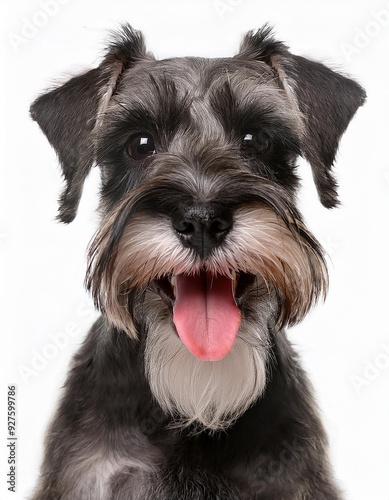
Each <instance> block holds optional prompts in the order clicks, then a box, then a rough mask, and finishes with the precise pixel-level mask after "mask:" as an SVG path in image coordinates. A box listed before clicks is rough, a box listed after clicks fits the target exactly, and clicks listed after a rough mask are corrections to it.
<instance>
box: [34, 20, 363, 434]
mask: <svg viewBox="0 0 389 500" xmlns="http://www.w3.org/2000/svg"><path fill="white" fill-rule="evenodd" d="M363 99H364V93H363V90H362V89H361V88H360V87H359V85H358V84H356V83H355V82H353V81H352V80H349V79H347V78H345V77H343V76H340V75H338V74H336V73H334V72H332V71H331V70H329V69H328V68H326V67H324V66H322V65H320V64H318V63H314V62H311V61H308V60H306V59H303V58H299V57H296V56H293V55H292V54H290V53H289V52H288V51H287V49H286V48H285V46H283V45H282V44H280V43H279V42H276V41H274V40H273V39H272V37H271V36H270V33H269V30H268V29H263V30H261V31H259V32H257V33H249V34H248V35H247V36H246V38H245V40H244V42H243V44H242V47H241V50H240V52H239V54H238V55H237V56H235V57H232V58H228V59H200V58H183V59H170V60H163V61H156V60H154V59H153V58H152V56H151V55H149V54H147V53H146V51H145V48H144V44H143V39H142V37H141V35H140V34H139V33H137V32H134V31H133V30H131V28H129V27H125V28H123V32H122V34H121V35H119V36H118V37H117V38H116V40H115V42H114V43H113V44H112V45H111V46H110V49H109V52H108V54H107V56H106V58H105V59H104V61H103V62H102V64H101V65H100V66H99V67H98V68H96V69H94V70H91V71H90V72H88V73H86V74H84V75H81V76H79V77H75V78H73V79H72V80H70V81H69V82H68V83H66V84H65V85H64V86H62V87H60V88H58V89H55V90H53V91H51V92H49V93H48V94H45V95H43V96H41V97H40V98H38V99H37V101H35V103H34V104H33V106H32V116H33V118H34V119H36V120H37V121H38V123H39V124H40V125H41V127H42V129H43V130H44V132H45V133H46V134H47V136H48V138H49V140H50V142H51V143H52V144H53V146H54V147H55V148H56V150H57V152H58V155H59V158H60V160H61V162H62V166H63V169H64V174H65V178H66V180H67V187H66V190H65V192H64V194H63V195H62V198H61V208H60V218H61V219H62V220H64V221H65V222H69V221H70V220H72V219H73V218H74V216H75V213H76V209H77V204H78V200H79V197H80V194H81V191H82V184H83V181H84V179H85V177H86V175H87V173H88V171H89V169H90V168H91V166H92V164H93V163H94V162H96V163H97V165H99V167H100V168H101V173H102V190H101V204H100V210H101V225H100V228H99V230H98V232H97V234H96V235H95V237H94V239H93V241H92V243H91V248H90V254H89V268H88V273H87V285H88V288H89V289H90V290H91V292H92V294H93V296H94V298H95V300H96V303H97V305H98V306H99V307H100V309H101V310H102V311H103V312H104V313H105V314H106V316H107V317H108V320H109V321H110V322H112V323H113V324H114V325H115V326H117V327H118V328H121V329H123V330H125V331H126V332H127V333H128V335H129V336H131V337H132V338H138V339H139V341H140V345H141V347H142V349H144V356H145V367H146V374H147V376H148V380H149V383H150V387H151V390H152V392H153V394H154V396H155V397H156V399H157V400H158V402H159V403H160V405H161V406H162V408H163V409H165V410H166V411H167V412H169V413H171V414H173V415H175V416H178V417H179V418H180V419H181V422H182V421H185V422H186V423H187V422H196V421H197V422H201V423H202V424H203V425H204V426H206V427H208V428H211V429H216V428H220V427H223V426H224V425H226V424H228V423H230V422H231V421H233V420H234V419H235V418H236V417H237V416H239V415H240V414H241V413H242V412H243V411H245V410H246V409H247V408H248V406H249V405H250V404H252V403H253V402H254V401H255V400H256V399H257V398H258V397H259V395H260V394H261V393H262V391H263V390H264V387H265V384H266V365H267V360H268V359H267V358H268V346H269V342H271V335H272V334H273V333H275V332H276V330H277V329H279V328H281V327H282V326H285V325H288V324H292V323H295V322H297V321H300V320H301V319H302V318H303V317H304V316H305V315H306V314H307V312H308V310H309V308H310V307H311V306H312V304H313V303H315V301H316V300H317V299H318V298H319V297H320V296H321V295H323V294H325V291H326V286H327V271H326V266H325V262H324V259H323V255H322V251H321V249H320V246H319V244H318V243H317V241H316V240H315V239H314V237H313V236H312V235H311V234H310V233H309V231H308V230H307V228H306V227H305V225H304V222H303V220H302V218H301V216H300V214H299V212H298V210H297V208H296V204H295V194H296V189H297V187H298V177H297V175H296V172H295V170H296V165H295V163H296V159H297V157H298V156H299V155H302V156H305V157H306V158H307V159H308V160H309V161H310V163H311V165H312V167H313V172H314V178H315V182H316V185H317V188H318V191H319V195H320V198H321V200H322V202H323V204H324V205H325V206H328V207H332V206H334V205H335V204H336V203H337V198H336V183H335V181H334V179H333V177H332V174H331V166H332V163H333V160H334V157H335V153H336V150H337V146H338V141H339V139H340V137H341V135H342V133H343V132H344V130H345V128H346V126H347V124H348V122H349V120H350V119H351V118H352V116H353V114H354V112H355V111H356V109H357V108H358V106H359V105H361V104H362V102H363Z"/></svg>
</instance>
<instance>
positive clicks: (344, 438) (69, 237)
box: [0, 0, 389, 500]
mask: <svg viewBox="0 0 389 500" xmlns="http://www.w3.org/2000/svg"><path fill="white" fill-rule="evenodd" d="M45 10H46V12H48V13H45ZM0 11H1V23H2V28H1V35H2V50H3V54H2V59H1V60H2V62H1V68H2V69H1V84H2V87H3V88H2V89H1V90H2V91H1V99H2V102H1V108H2V111H1V115H0V122H1V127H2V128H1V133H0V138H1V142H2V148H1V183H0V189H1V198H0V199H1V203H2V206H1V212H0V213H1V222H0V252H1V265H2V269H1V294H2V295H1V301H0V304H1V311H2V316H1V319H2V329H1V339H2V348H1V357H2V360H1V365H0V366H1V385H0V457H1V463H0V499H1V500H7V499H11V498H12V499H22V498H25V497H26V495H28V493H29V492H30V491H31V488H32V487H33V485H34V483H35V482H36V478H37V475H38V470H39V463H40V460H41V456H42V443H43V436H44V430H45V428H46V426H47V423H48V421H49V419H50V416H51V414H52V411H53V408H54V407H55V404H56V401H57V399H58V393H59V388H60V386H61V384H62V383H63V380H64V376H65V373H66V369H67V365H68V362H69V360H70V358H71V355H72V353H73V352H74V351H75V350H76V349H77V347H78V346H79V345H80V343H81V342H82V339H83V336H84V334H85V332H86V330H87V329H88V327H89V325H90V324H91V322H92V320H93V317H94V315H95V313H94V312H93V307H92V306H91V304H90V302H89V299H88V297H87V295H86V292H85V291H84V289H83V276H84V271H85V250H86V247H87V244H88V241H89V239H90V237H91V236H92V234H93V231H94V228H95V225H96V216H95V215H94V213H93V210H94V208H95V207H96V200H97V197H96V191H97V186H98V172H97V171H94V172H93V173H92V175H91V176H90V178H89V179H88V182H87V185H86V188H85V193H84V197H83V200H82V204H81V207H80V211H79V215H78V217H77V219H76V220H75V222H74V223H72V224H71V225H69V226H64V225H62V224H59V223H56V222H55V221H54V217H55V214H56V210H57V204H56V200H57V196H58V194H59V191H60V188H61V185H62V184H61V177H60V174H59V168H58V165H57V162H56V157H55V154H54V152H53V150H52V149H51V148H50V146H49V144H48V142H47V140H46V138H45V137H44V136H43V134H42V133H41V132H40V130H39V128H38V126H37V125H36V124H35V123H33V122H32V121H31V120H30V119H29V116H28V108H29V104H30V102H31V101H32V100H33V99H34V98H35V97H36V96H37V95H38V93H39V92H41V91H42V90H43V89H44V88H46V87H48V86H50V85H52V83H53V82H55V81H56V80H58V78H59V77H60V78H62V79H63V76H64V75H65V77H66V76H67V75H70V74H75V73H77V72H79V71H82V70H84V69H86V68H90V67H93V66H95V65H97V64H98V62H99V60H100V57H101V55H102V54H103V49H104V42H105V41H106V39H107V29H108V28H115V27H118V25H119V24H120V23H122V22H125V21H129V22H130V23H131V24H133V26H134V27H136V28H138V29H141V30H143V32H144V33H145V36H146V40H147V44H148V48H149V50H151V51H153V52H154V54H155V55H156V56H157V57H160V58H164V57H169V56H174V55H200V56H211V57H213V56H229V55H233V54H234V53H236V51H237V49H238V46H239V42H240V40H241V37H242V35H243V34H244V33H245V32H246V31H247V30H249V29H253V28H258V27H260V26H261V25H262V24H264V23H265V22H269V23H270V24H272V25H274V26H275V32H276V34H277V36H278V37H279V38H280V39H282V40H284V41H286V42H287V43H288V44H289V46H290V47H291V50H292V51H293V52H294V53H297V54H301V55H305V56H308V57H312V58H316V59H319V60H321V61H323V62H325V63H328V64H331V66H332V67H333V68H335V69H336V68H337V69H341V70H343V71H345V72H347V73H349V74H351V75H353V76H354V77H356V78H357V79H358V80H359V81H360V82H361V83H362V84H363V85H364V86H365V88H366V89H367V93H368V101H367V103H366V105H365V106H364V107H363V108H361V109H360V110H359V111H358V113H357V115H356V117H355V119H354V121H353V122H352V123H351V125H350V127H349V129H348V131H347V133H346V134H345V136H344V138H343V140H342V143H341V148H340V152H339V155H338V161H337V165H336V173H337V177H338V180H339V184H340V197H341V200H342V203H343V205H342V207H341V208H339V209H336V210H332V211H327V210H325V209H324V208H323V207H321V205H320V204H319V201H318V199H317V196H316V192H315V189H314V186H313V184H312V180H311V174H310V169H309V167H308V165H307V164H306V163H304V162H303V161H301V169H300V174H301V176H302V178H303V180H304V183H303V184H304V185H303V189H302V191H301V196H300V205H301V209H302V211H303V213H304V214H305V216H306V219H307V222H308V225H309V226H310V227H311V229H312V230H313V232H314V233H315V234H316V235H317V237H318V238H319V240H320V241H322V243H323V245H324V246H325V248H326V250H327V252H328V254H329V261H330V264H329V267H330V274H331V286H330V293H329V297H328V299H327V301H326V303H325V305H324V306H319V307H318V308H317V309H316V310H315V311H314V312H313V313H311V314H310V315H309V317H308V318H307V319H306V320H305V321H304V322H303V324H302V325H300V326H298V327H295V328H294V329H293V331H291V332H290V337H291V339H292V341H293V342H294V343H295V344H296V346H297V349H298V351H299V352H300V354H301V357H302V359H303V364H304V366H305V367H306V369H307V370H308V372H309V374H310V378H311V380H312V381H313V384H314V386H315V388H316V392H317V398H318V401H319V404H320V406H321V408H322V411H323V419H324V422H325V425H326V427H327V429H328V432H329V436H330V443H331V457H332V461H333V464H334V469H335V471H336V476H337V478H338V479H339V482H340V484H341V486H342V487H343V488H344V490H345V497H346V498H347V499H349V500H388V499H389V437H388V430H389V391H388V389H389V326H388V322H387V313H388V308H389V303H388V295H389V294H388V283H389V272H388V255H389V248H388V247H389V230H388V215H389V160H388V142H389V130H388V116H389V100H388V81H389V70H388V61H389V36H388V33H389V2H388V1H387V0H386V1H379V2H378V1H372V2H367V1H364V2H357V1H348V2H342V1H338V2H335V1H334V2H331V1H325V2H324V1H313V0H311V1H305V2H303V1H295V2H291V1H288V2H287V1H281V0H273V1H268V2H265V1H264V0H256V1H253V0H217V1H213V0H207V1H205V0H203V1H196V2H194V1H193V2H189V1H180V2H178V1H177V2H174V1H166V2H162V1H159V2H158V1H156V0H154V1H141V0H138V1H133V0H126V1H124V0H123V1H119V0H118V1H111V2H98V1H94V2H92V1H91V2H80V1H76V0H67V1H66V2H65V1H62V0H61V1H60V0H40V1H36V0H30V1H18V2H13V1H11V0H0ZM56 343H57V346H56V345H55V344H56ZM9 384H16V385H17V390H18V398H17V405H18V450H17V452H18V468H17V475H18V484H17V493H16V494H11V493H8V492H7V485H6V477H5V471H6V470H7V467H6V456H7V454H6V437H7V429H6V397H7V385H9Z"/></svg>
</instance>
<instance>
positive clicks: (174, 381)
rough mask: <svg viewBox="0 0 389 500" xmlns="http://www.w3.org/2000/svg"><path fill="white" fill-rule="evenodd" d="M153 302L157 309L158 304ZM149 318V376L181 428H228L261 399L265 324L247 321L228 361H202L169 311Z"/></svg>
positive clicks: (160, 399) (156, 391)
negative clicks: (195, 425) (194, 425)
mask: <svg viewBox="0 0 389 500" xmlns="http://www.w3.org/2000/svg"><path fill="white" fill-rule="evenodd" d="M153 302H154V304H153V305H154V308H155V306H156V303H157V302H158V301H157V300H155V301H153ZM150 309H151V308H150ZM161 309H162V307H161ZM149 317H150V316H149ZM151 317H152V319H151V321H150V323H149V325H148V326H149V327H148V334H147V335H148V336H147V341H146V350H145V368H146V376H147V378H148V381H149V384H150V388H151V391H152V393H153V395H154V397H155V398H156V400H157V402H158V403H159V405H160V406H161V408H162V409H163V410H164V411H166V412H167V413H169V414H171V415H172V416H174V417H176V418H177V417H178V421H177V425H179V426H187V425H190V424H192V423H200V424H202V425H203V426H204V427H206V428H208V429H211V430H220V429H223V428H226V427H228V426H229V425H230V424H231V423H232V422H233V421H234V420H236V419H237V418H238V417H239V416H240V415H242V414H243V413H244V412H245V411H246V410H247V409H248V408H249V407H250V406H251V405H252V404H253V403H254V402H255V401H256V400H257V399H258V397H259V396H260V395H261V394H262V392H263V390H264V388H265V385H266V361H267V348H266V346H267V342H268V341H267V338H268V333H267V325H266V323H265V322H264V321H262V323H265V324H261V322H259V321H258V319H257V318H256V321H255V323H254V322H253V323H251V322H249V321H247V320H243V321H242V324H241V326H240V330H239V333H238V337H237V339H236V341H235V343H234V345H233V347H232V349H231V351H230V352H229V353H228V354H227V356H226V357H225V358H223V359H222V360H220V361H201V360H199V359H197V358H196V357H195V356H193V354H191V353H190V352H189V351H188V349H187V348H186V347H185V346H184V344H183V343H182V341H181V340H180V338H179V337H178V335H177V333H176V331H175V329H174V326H173V324H172V322H171V320H170V318H169V317H168V315H167V314H166V310H165V311H162V310H161V311H160V314H156V311H155V309H154V314H153V315H152V316H151Z"/></svg>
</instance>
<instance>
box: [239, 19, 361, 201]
mask: <svg viewBox="0 0 389 500" xmlns="http://www.w3.org/2000/svg"><path fill="white" fill-rule="evenodd" d="M236 57H240V58H241V57H243V58H248V59H256V60H259V61H263V62H265V63H266V64H268V65H269V66H271V67H272V69H273V71H274V72H275V75H276V77H277V79H278V81H279V82H280V84H281V85H282V86H283V88H284V89H285V91H286V92H287V93H288V94H289V96H290V97H291V100H294V101H297V106H298V109H299V111H300V113H301V114H302V116H303V121H304V125H305V127H304V128H305V131H304V137H303V141H302V142H303V143H302V153H303V155H304V156H305V158H306V159H307V160H308V161H309V163H310V164H311V166H312V170H313V178H314V181H315V184H316V187H317V190H318V193H319V197H320V201H321V203H322V204H323V205H324V206H325V207H327V208H333V207H335V206H336V205H337V204H338V195H337V183H336V181H335V178H334V176H333V174H332V171H331V170H332V165H333V163H334V160H335V156H336V152H337V150H338V145H339V141H340V138H341V137H342V135H343V132H344V131H345V130H346V128H347V126H348V124H349V122H350V120H351V119H352V117H353V116H354V114H355V112H356V110H357V109H358V108H359V106H361V105H362V104H363V102H364V100H365V98H366V93H365V91H364V89H363V88H362V87H361V86H360V85H359V84H358V83H357V82H355V81H354V80H351V79H350V78H347V77H345V76H343V75H340V74H339V73H336V72H334V71H332V70H331V69H329V68H327V67H326V66H324V64H321V63H318V62H315V61H311V60H309V59H305V58H304V57H300V56H295V55H293V54H291V53H290V52H289V51H288V48H287V47H286V46H285V45H284V44H283V43H282V42H278V41H276V40H275V39H274V38H273V36H272V30H271V28H269V27H268V26H264V27H263V28H261V29H259V30H258V31H256V32H253V31H250V32H249V33H247V34H246V36H245V37H244V39H243V42H242V45H241V48H240V52H239V54H238V55H237V56H236Z"/></svg>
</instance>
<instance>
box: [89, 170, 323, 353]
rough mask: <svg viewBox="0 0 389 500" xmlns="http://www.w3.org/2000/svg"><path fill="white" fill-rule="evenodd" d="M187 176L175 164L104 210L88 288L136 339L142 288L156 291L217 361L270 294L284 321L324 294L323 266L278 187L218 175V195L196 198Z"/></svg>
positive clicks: (196, 349)
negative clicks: (264, 296)
mask: <svg viewBox="0 0 389 500" xmlns="http://www.w3.org/2000/svg"><path fill="white" fill-rule="evenodd" d="M180 174H181V175H182V181H180V179H179V176H180ZM188 177H189V176H188V175H186V176H185V177H184V176H183V172H182V169H181V170H178V169H177V172H175V173H174V175H173V173H171V172H169V174H166V176H165V177H163V176H160V177H159V178H155V179H154V180H151V179H150V180H148V181H146V182H144V183H143V184H142V185H140V186H139V187H138V188H135V189H134V190H133V191H131V192H130V193H129V194H128V196H126V198H125V199H123V200H122V202H121V203H120V204H118V206H117V207H114V208H113V209H112V210H111V212H109V213H108V214H107V215H106V217H105V219H104V220H103V223H102V225H101V228H100V229H99V231H98V232H97V234H96V236H95V238H94V240H93V241H92V244H91V247H90V253H89V268H88V273H87V286H88V288H89V289H90V290H91V292H92V294H93V296H94V298H95V301H96V304H97V306H98V307H99V308H100V309H101V310H102V311H104V312H105V313H106V314H107V316H108V317H109V318H110V320H111V321H112V322H113V323H114V324H115V325H116V326H118V327H120V328H122V329H124V330H125V331H126V332H127V333H128V334H129V335H130V336H132V337H136V336H137V331H136V327H135V321H136V317H137V314H138V311H139V310H141V308H142V305H141V304H142V300H144V297H145V294H147V293H149V292H151V293H153V294H154V297H155V296H156V293H157V294H158V295H159V297H160V299H161V300H162V302H163V304H164V308H165V309H164V310H165V313H164V314H168V315H169V316H170V321H171V324H172V325H174V330H175V332H176V334H178V336H179V337H180V339H181V341H182V342H183V344H184V345H185V346H186V347H187V348H188V350H189V351H190V352H191V353H192V354H193V355H194V356H196V357H197V358H198V359H201V360H207V361H217V360H221V359H222V358H224V357H225V356H226V355H227V354H228V353H229V352H230V350H231V348H232V346H233V345H234V343H235V340H236V338H237V336H238V335H239V331H240V329H241V328H242V322H244V321H247V318H248V316H249V315H250V311H252V310H253V307H254V308H256V307H257V306H255V305H254V303H255V301H258V302H259V301H261V300H262V298H261V297H263V294H264V293H265V294H266V295H267V297H268V298H267V300H269V297H271V300H272V301H274V302H275V307H274V308H275V310H276V311H277V312H276V316H277V317H276V318H275V321H276V322H278V324H279V326H284V325H286V324H293V323H295V322H297V321H300V320H301V319H302V318H303V317H304V316H305V315H306V313H307V312H308V310H309V308H310V307H311V305H312V304H313V303H314V302H315V301H316V300H317V299H318V297H319V296H320V295H321V294H324V293H325V290H326V286H327V272H326V266H325V262H324V259H323V255H322V253H321V249H320V246H319V244H318V243H317V242H316V240H315V239H314V237H313V236H312V235H311V234H310V233H309V231H308V230H307V229H306V227H305V226H304V224H303V222H302V220H301V219H300V218H299V214H298V212H297V211H296V210H295V208H294V206H293V205H292V203H290V202H289V201H288V198H287V195H286V194H285V193H284V191H283V190H282V189H281V188H279V187H277V186H275V185H274V184H273V183H270V182H268V181H266V180H263V179H259V178H258V177H255V176H252V175H246V174H245V173H243V172H239V177H238V175H237V176H236V177H234V175H232V174H231V173H229V174H228V181H227V182H222V181H224V180H225V178H227V174H225V176H224V177H223V175H222V174H220V175H219V176H218V177H216V176H215V178H216V179H218V182H219V184H218V185H217V186H216V184H215V182H216V181H214V183H213V184H212V185H211V184H210V183H208V186H213V187H214V189H213V191H212V190H211V189H210V190H209V191H210V192H211V191H212V193H213V196H209V200H204V199H203V200H201V201H200V199H201V197H200V196H198V195H197V196H196V192H195V191H194V187H193V186H194V182H192V183H191V189H192V191H189V188H188ZM233 182H234V189H232V186H231V184H232V183H233ZM228 183H229V184H228ZM204 184H205V183H204ZM224 185H227V188H224ZM220 186H221V187H220ZM196 197H197V199H196ZM202 198H205V196H202ZM263 290H265V292H264V291H263Z"/></svg>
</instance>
